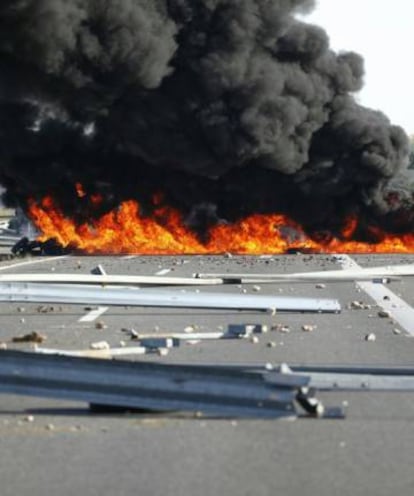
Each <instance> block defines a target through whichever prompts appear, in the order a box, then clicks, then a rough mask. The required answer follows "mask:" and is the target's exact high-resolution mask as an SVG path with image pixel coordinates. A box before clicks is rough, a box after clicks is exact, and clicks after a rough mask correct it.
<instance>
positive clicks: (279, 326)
mask: <svg viewBox="0 0 414 496" xmlns="http://www.w3.org/2000/svg"><path fill="white" fill-rule="evenodd" d="M272 331H277V332H281V333H283V334H288V333H289V332H290V327H289V326H288V325H284V324H277V325H275V326H273V327H272Z"/></svg>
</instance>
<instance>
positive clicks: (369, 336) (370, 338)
mask: <svg viewBox="0 0 414 496" xmlns="http://www.w3.org/2000/svg"><path fill="white" fill-rule="evenodd" d="M376 340H377V336H376V335H375V334H374V333H373V332H371V333H369V334H367V335H366V336H365V341H368V342H371V343H373V342H374V341H376Z"/></svg>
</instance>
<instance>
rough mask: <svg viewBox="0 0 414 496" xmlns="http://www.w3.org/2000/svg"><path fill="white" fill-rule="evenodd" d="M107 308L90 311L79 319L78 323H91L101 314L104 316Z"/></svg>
mask: <svg viewBox="0 0 414 496" xmlns="http://www.w3.org/2000/svg"><path fill="white" fill-rule="evenodd" d="M108 309H109V308H108V307H98V308H95V310H91V311H90V312H88V313H87V314H86V315H84V316H83V317H81V318H80V319H79V321H78V322H93V321H94V320H96V319H97V318H98V317H100V316H101V315H102V314H104V313H105V312H106V311H107V310H108Z"/></svg>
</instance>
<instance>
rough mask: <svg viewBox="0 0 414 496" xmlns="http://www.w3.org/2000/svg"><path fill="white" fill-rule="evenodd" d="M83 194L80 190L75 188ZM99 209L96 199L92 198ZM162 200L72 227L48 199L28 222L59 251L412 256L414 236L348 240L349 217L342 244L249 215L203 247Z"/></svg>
mask: <svg viewBox="0 0 414 496" xmlns="http://www.w3.org/2000/svg"><path fill="white" fill-rule="evenodd" d="M79 189H80V190H81V191H83V190H82V189H81V188H79ZM90 201H91V203H92V204H99V203H100V201H101V198H100V197H99V196H96V197H91V198H90ZM161 204H162V197H159V196H157V198H156V199H154V205H155V206H156V210H155V212H154V214H153V216H152V217H151V218H148V217H144V216H142V215H141V212H140V205H139V204H138V203H137V202H135V201H132V200H131V201H125V202H123V203H122V204H121V205H120V206H119V207H118V208H117V209H115V210H113V211H111V212H109V213H107V214H105V215H103V216H102V217H101V218H100V219H98V220H91V221H90V222H89V223H84V224H80V225H77V224H76V223H75V222H74V221H73V220H71V219H68V218H67V217H65V216H64V215H63V214H62V212H61V211H60V209H59V208H58V207H57V205H56V204H55V203H54V201H53V200H52V198H51V197H46V198H44V199H43V200H42V201H41V203H40V204H36V203H35V202H34V201H30V202H29V214H30V216H31V219H32V220H33V222H34V223H35V224H36V226H37V227H38V229H39V230H40V231H41V232H42V235H41V236H40V241H45V240H47V239H49V238H55V239H56V240H57V241H58V242H59V244H60V245H62V246H63V247H67V246H70V247H72V248H74V249H77V250H80V251H82V252H84V253H88V254H92V253H94V254H131V253H133V254H173V255H176V254H214V253H226V252H230V253H235V254H252V255H256V254H264V253H272V254H278V253H286V251H287V250H289V248H295V249H298V250H309V251H312V252H321V253H335V252H341V253H413V252H414V235H413V234H406V235H401V236H395V235H386V234H384V233H381V234H382V236H381V239H382V241H381V242H379V243H377V244H369V243H363V242H358V241H352V240H351V237H352V234H353V233H354V231H355V229H356V227H357V219H356V218H350V219H348V222H347V223H346V226H345V228H344V232H343V239H344V240H345V241H341V240H339V239H335V238H334V239H329V240H324V241H319V242H317V241H315V240H311V239H309V238H308V237H307V236H306V235H305V234H304V232H303V230H302V229H301V227H300V226H299V225H298V224H296V223H295V222H294V221H292V220H290V219H289V218H287V217H286V216H284V215H279V214H273V215H259V214H258V215H251V216H249V217H247V218H245V219H243V220H241V221H239V222H235V223H234V224H220V225H216V226H214V227H212V228H210V230H209V233H208V241H207V242H206V243H202V242H201V241H200V240H199V239H198V238H197V236H196V235H195V234H194V233H193V232H191V231H190V230H189V229H188V228H187V227H186V226H185V224H184V223H183V221H182V217H181V215H180V214H179V212H177V211H176V210H174V209H173V208H170V207H166V206H162V205H161ZM286 228H290V229H292V230H294V232H295V236H294V238H295V239H294V240H292V241H289V240H288V239H286V238H287V236H284V233H283V231H284V230H286Z"/></svg>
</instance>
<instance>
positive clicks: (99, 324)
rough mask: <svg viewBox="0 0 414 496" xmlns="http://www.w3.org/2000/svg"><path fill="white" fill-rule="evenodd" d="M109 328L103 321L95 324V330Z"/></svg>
mask: <svg viewBox="0 0 414 496" xmlns="http://www.w3.org/2000/svg"><path fill="white" fill-rule="evenodd" d="M107 327H108V326H107V325H106V324H105V322H104V321H103V320H98V321H97V322H96V324H95V329H106V328H107Z"/></svg>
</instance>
